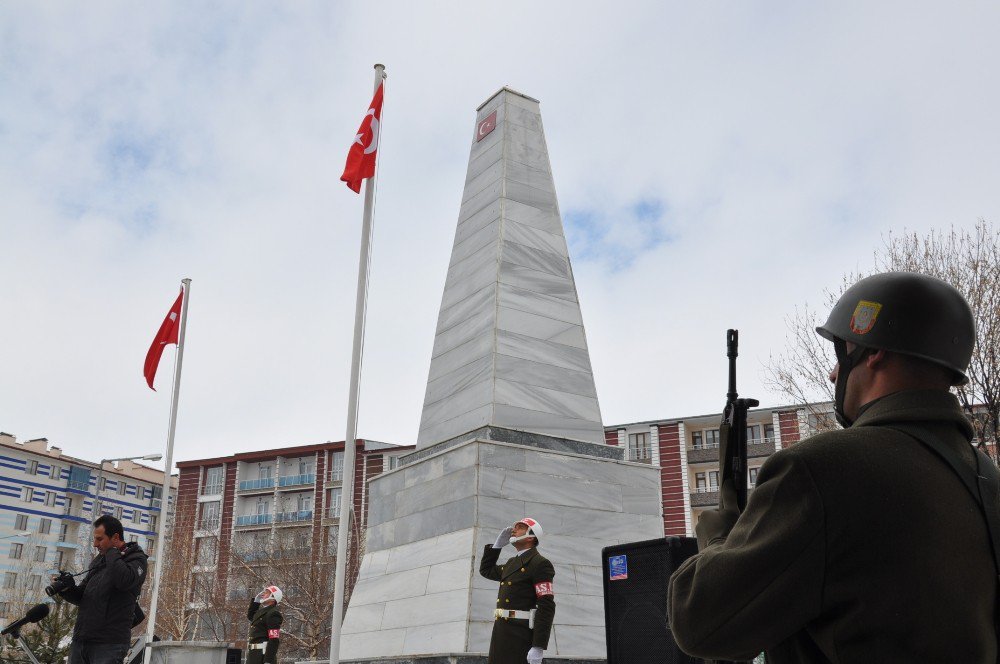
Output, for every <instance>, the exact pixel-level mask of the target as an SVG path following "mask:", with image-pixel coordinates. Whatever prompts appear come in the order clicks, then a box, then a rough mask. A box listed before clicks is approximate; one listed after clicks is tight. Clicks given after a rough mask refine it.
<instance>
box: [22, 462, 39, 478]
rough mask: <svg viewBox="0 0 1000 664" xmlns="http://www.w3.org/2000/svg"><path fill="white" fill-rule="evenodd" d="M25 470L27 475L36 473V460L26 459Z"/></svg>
mask: <svg viewBox="0 0 1000 664" xmlns="http://www.w3.org/2000/svg"><path fill="white" fill-rule="evenodd" d="M25 471H26V472H27V473H28V474H29V475H37V474H38V462H37V461H35V460H34V459H30V460H29V461H28V465H27V466H26V467H25Z"/></svg>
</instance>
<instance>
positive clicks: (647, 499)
mask: <svg viewBox="0 0 1000 664" xmlns="http://www.w3.org/2000/svg"><path fill="white" fill-rule="evenodd" d="M622 508H623V509H624V510H625V511H626V512H628V513H630V514H652V515H654V516H657V517H662V516H663V496H662V494H661V493H660V492H655V493H654V492H651V491H650V490H649V489H647V488H646V487H638V486H629V485H625V486H622Z"/></svg>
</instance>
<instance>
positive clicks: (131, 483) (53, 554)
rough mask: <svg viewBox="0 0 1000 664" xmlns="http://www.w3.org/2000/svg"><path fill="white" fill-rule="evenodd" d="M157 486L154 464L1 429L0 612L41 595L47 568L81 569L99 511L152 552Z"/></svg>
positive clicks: (158, 510) (158, 517) (159, 478)
mask: <svg viewBox="0 0 1000 664" xmlns="http://www.w3.org/2000/svg"><path fill="white" fill-rule="evenodd" d="M162 485H163V471H160V470H157V469H155V468H150V467H148V466H144V465H141V464H137V463H134V462H131V461H123V462H118V465H115V464H113V463H110V462H108V463H104V465H103V467H102V466H101V464H100V463H95V462H92V461H86V460H84V459H79V458H77V457H72V456H69V455H66V454H64V453H63V451H62V449H61V448H59V447H57V446H55V445H50V444H49V442H48V440H47V439H45V438H36V439H34V440H28V441H24V442H18V441H17V439H16V438H15V437H14V436H13V435H11V434H8V433H0V576H2V579H0V618H5V617H8V616H10V615H14V614H15V613H16V612H17V611H19V610H20V609H21V608H22V607H23V605H26V604H34V603H36V602H38V601H41V600H42V599H44V598H45V596H44V594H43V589H44V587H45V586H46V585H48V577H49V574H51V573H53V572H55V571H56V570H59V569H67V570H72V571H81V570H83V569H85V568H86V565H87V564H88V563H89V562H90V558H91V556H92V554H93V553H94V551H93V547H92V535H93V530H92V527H91V524H92V523H93V521H94V519H96V518H97V516H98V515H99V514H102V513H103V514H111V515H113V516H115V517H117V518H118V519H120V520H121V522H122V525H123V526H124V528H125V538H126V539H127V540H129V541H133V542H138V543H139V544H140V546H142V547H143V548H144V549H145V550H146V551H147V552H148V553H150V555H152V553H153V547H154V546H155V543H156V537H157V533H158V532H159V529H160V527H161V525H162V519H163V518H164V517H163V505H162V503H163V500H162ZM174 485H176V482H175V484H174ZM150 562H151V563H152V562H154V559H151V561H150Z"/></svg>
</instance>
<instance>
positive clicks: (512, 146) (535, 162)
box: [504, 142, 549, 169]
mask: <svg viewBox="0 0 1000 664" xmlns="http://www.w3.org/2000/svg"><path fill="white" fill-rule="evenodd" d="M506 147H507V151H506V154H505V155H504V158H505V159H507V161H508V162H512V161H513V162H517V163H520V164H524V165H525V166H530V167H531V168H539V169H547V168H549V154H548V151H547V150H546V149H545V148H544V147H542V148H539V147H538V146H537V145H529V144H527V143H520V142H511V143H507V146H506Z"/></svg>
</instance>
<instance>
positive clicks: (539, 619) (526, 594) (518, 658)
mask: <svg viewBox="0 0 1000 664" xmlns="http://www.w3.org/2000/svg"><path fill="white" fill-rule="evenodd" d="M499 557H500V549H494V548H493V546H492V545H489V544H487V545H486V548H485V549H484V550H483V559H482V562H481V563H480V565H479V573H480V574H482V575H483V576H485V577H486V578H487V579H490V580H492V581H499V582H500V592H499V593H498V594H497V606H496V608H498V609H507V610H516V611H529V610H531V609H536V612H535V625H534V629H532V628H529V627H528V621H527V620H516V619H502V618H501V619H499V620H494V622H493V636H492V638H491V639H490V656H489V664H524V663H525V661H526V658H527V656H528V651H529V650H530V649H531V648H532V647H538V648H542V649H543V650H544V649H545V648H546V647H548V644H549V634H550V633H551V632H552V619H553V618H554V617H555V614H556V600H555V594H554V591H553V587H552V579H553V577H554V576H555V573H556V572H555V568H553V566H552V563H550V562H549V560H548V559H547V558H545V557H544V556H543V555H542V554H540V553H539V552H538V549H537V548H531V549H528V550H527V551H526V552H524V553H522V554H516V555H513V556H511V557H510V559H509V560H507V562H505V563H504V564H503V565H497V559H499Z"/></svg>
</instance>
